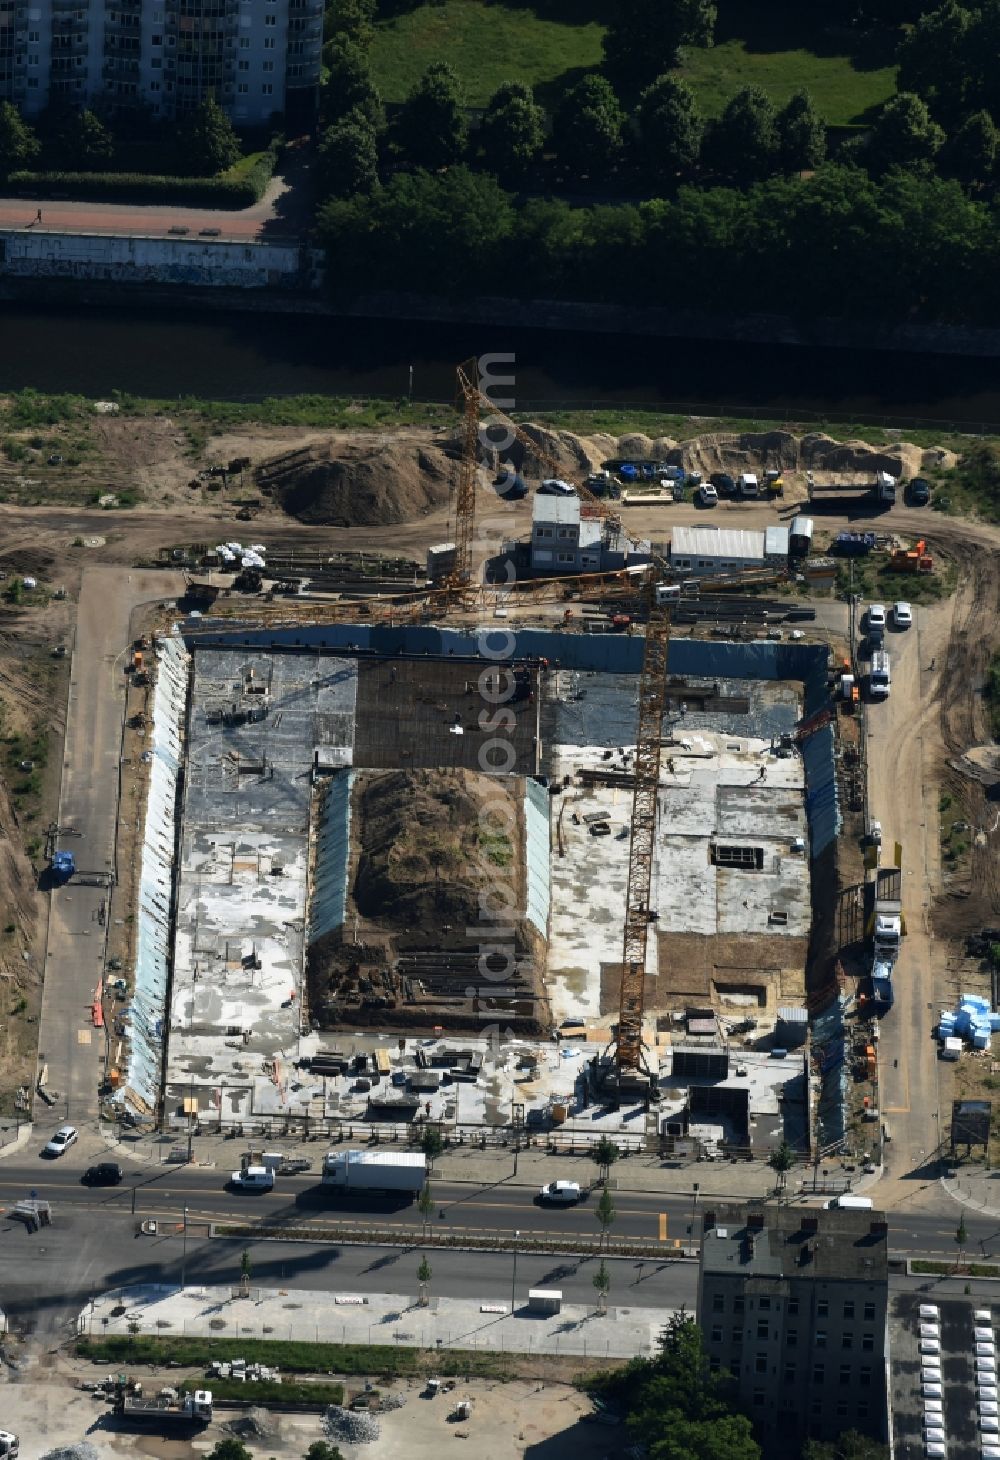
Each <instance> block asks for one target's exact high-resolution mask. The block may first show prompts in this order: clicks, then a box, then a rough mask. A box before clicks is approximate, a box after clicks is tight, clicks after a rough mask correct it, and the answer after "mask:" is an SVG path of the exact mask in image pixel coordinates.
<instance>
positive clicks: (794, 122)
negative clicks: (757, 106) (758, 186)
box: [778, 91, 826, 172]
mask: <svg viewBox="0 0 1000 1460" xmlns="http://www.w3.org/2000/svg"><path fill="white" fill-rule="evenodd" d="M778 155H779V157H780V159H781V168H782V171H783V172H806V171H809V172H811V171H812V170H813V169H814V168H817V167H819V165H820V163H821V162H822V161H823V159H824V157H825V156H826V127H825V125H824V123H823V119H822V117H821V116H820V115H819V113H818V112H817V111H816V108H815V107H814V106H813V104H812V97H811V96H810V95H809V93H808V91H797V92H796V93H795V95H794V96H793V97H791V98H790V99H789V101H788V102H787V103H786V104H785V106H783V107H782V109H781V111H780V112H779V113H778Z"/></svg>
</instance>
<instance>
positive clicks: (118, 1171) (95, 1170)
mask: <svg viewBox="0 0 1000 1460" xmlns="http://www.w3.org/2000/svg"><path fill="white" fill-rule="evenodd" d="M124 1179H125V1173H124V1171H123V1170H122V1168H121V1167H120V1166H116V1165H115V1163H114V1162H113V1161H102V1162H101V1163H100V1164H99V1165H98V1166H88V1167H87V1169H86V1171H85V1172H84V1173H83V1181H84V1184H85V1185H86V1186H119V1185H120V1184H121V1182H122V1181H124Z"/></svg>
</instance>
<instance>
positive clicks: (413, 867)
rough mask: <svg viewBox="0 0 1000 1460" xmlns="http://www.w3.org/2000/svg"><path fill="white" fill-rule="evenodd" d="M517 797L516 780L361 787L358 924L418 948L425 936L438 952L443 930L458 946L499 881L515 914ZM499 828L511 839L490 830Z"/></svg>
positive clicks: (473, 778)
mask: <svg viewBox="0 0 1000 1460" xmlns="http://www.w3.org/2000/svg"><path fill="white" fill-rule="evenodd" d="M520 788H521V782H520V781H519V780H514V781H510V782H506V781H505V782H502V783H501V782H500V781H498V780H497V779H493V778H489V777H486V776H480V775H476V774H475V773H474V772H472V771H454V772H442V771H431V770H421V771H394V772H391V773H389V774H388V775H372V776H368V777H365V778H363V779H362V781H361V784H360V786H359V787H358V789H357V790H356V791H355V796H356V807H357V810H356V816H357V821H356V826H357V828H358V831H357V835H358V840H359V842H360V850H359V855H358V863H357V876H356V878H355V883H354V901H355V905H356V907H357V910H358V912H359V913H360V914H361V916H362V917H364V918H369V919H372V920H373V921H374V920H377V921H378V923H379V924H380V925H381V926H382V927H384V928H387V929H392V930H393V931H395V932H397V933H406V934H407V935H410V934H411V931H412V935H415V936H416V937H417V938H421V937H422V936H426V933H427V931H433V936H434V941H435V942H436V943H437V944H438V945H440V944H441V942H442V930H443V929H445V928H452V929H453V930H456V935H457V937H458V940H459V941H460V942H461V941H462V940H463V939H464V937H465V929H466V928H467V927H472V926H476V925H477V924H478V922H479V921H480V911H479V897H480V893H481V892H482V891H483V890H484V889H486V888H489V887H491V886H493V885H494V884H495V882H496V881H497V879H498V877H501V876H502V877H503V878H504V880H505V882H506V883H507V885H509V886H510V887H511V889H512V891H513V893H514V896H515V897H516V899H517V905H519V906H523V898H524V861H523V846H524V837H523V811H522V807H521V803H520V795H518V794H515V791H518V792H519V791H520ZM499 803H502V805H500V809H499V811H497V810H495V808H496V807H497V806H498V804H499ZM500 817H503V818H504V823H501V821H500ZM505 823H506V824H509V825H511V826H514V827H516V828H517V834H516V835H513V836H512V835H508V834H507V833H506V832H504V831H503V830H501V829H498V828H499V827H501V826H502V825H503V824H505ZM407 941H409V936H408V938H407Z"/></svg>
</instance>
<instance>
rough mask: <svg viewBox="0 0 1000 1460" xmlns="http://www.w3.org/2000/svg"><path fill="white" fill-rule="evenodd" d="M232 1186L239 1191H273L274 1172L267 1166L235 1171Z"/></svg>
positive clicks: (249, 1167) (248, 1167)
mask: <svg viewBox="0 0 1000 1460" xmlns="http://www.w3.org/2000/svg"><path fill="white" fill-rule="evenodd" d="M231 1184H232V1185H233V1186H235V1187H236V1189H237V1190H238V1191H271V1190H273V1188H274V1172H273V1171H270V1170H269V1169H268V1168H267V1167H266V1166H247V1167H245V1169H244V1170H242V1171H234V1172H233V1174H232V1178H231Z"/></svg>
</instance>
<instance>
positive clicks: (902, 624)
mask: <svg viewBox="0 0 1000 1460" xmlns="http://www.w3.org/2000/svg"><path fill="white" fill-rule="evenodd" d="M892 621H893V623H894V624H895V625H896V627H897V629H908V628H909V627H910V625H911V624H912V623H913V609H912V608H911V607H910V605H909V604H908V603H904V602H903V601H902V599H900V601H899V603H894V604H893V605H892Z"/></svg>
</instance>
